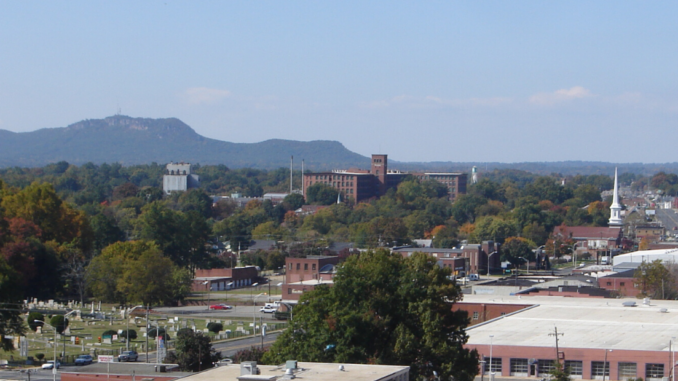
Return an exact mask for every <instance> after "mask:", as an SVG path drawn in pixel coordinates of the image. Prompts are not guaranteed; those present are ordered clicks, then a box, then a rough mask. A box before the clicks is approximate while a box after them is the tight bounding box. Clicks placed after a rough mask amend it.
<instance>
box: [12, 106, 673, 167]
mask: <svg viewBox="0 0 678 381" xmlns="http://www.w3.org/2000/svg"><path fill="white" fill-rule="evenodd" d="M385 153H387V154H388V153H390V154H391V158H390V160H389V161H390V166H391V168H392V169H399V170H404V171H422V170H424V171H440V172H466V173H470V171H471V168H472V167H473V166H477V167H478V170H479V172H480V174H481V176H484V175H485V174H488V173H490V172H492V171H494V170H520V171H527V172H530V173H534V174H539V175H551V174H557V175H559V176H570V175H571V176H573V175H577V174H579V175H606V176H610V175H612V173H614V168H615V167H618V168H619V172H620V173H625V172H626V173H633V174H640V175H644V176H652V175H654V174H655V173H657V172H666V173H678V163H657V164H644V163H622V164H617V163H607V162H593V161H560V162H523V163H496V162H492V163H489V162H452V161H446V162H443V161H437V162H419V163H408V162H399V161H396V160H394V157H393V156H395V154H396V153H395V152H385ZM290 156H294V157H295V161H296V162H297V163H299V161H301V159H304V160H305V164H306V169H307V170H309V171H319V170H332V169H345V168H350V167H357V168H369V165H370V160H369V158H367V157H365V156H362V155H360V154H357V153H355V152H351V151H349V150H348V149H346V147H344V146H343V145H342V144H341V143H340V142H336V141H327V140H317V141H310V142H301V141H294V140H281V139H271V140H266V141H263V142H259V143H231V142H225V141H220V140H215V139H209V138H206V137H204V136H201V135H199V134H198V133H196V132H195V131H194V130H193V129H192V128H191V127H189V126H188V125H186V124H185V123H184V122H182V121H181V120H179V119H176V118H165V119H150V118H132V117H128V116H124V115H115V116H111V117H108V118H105V119H88V120H83V121H81V122H77V123H74V124H72V125H70V126H68V127H60V128H43V129H40V130H37V131H32V132H21V133H15V132H11V131H7V130H0V168H7V167H41V166H45V165H47V164H51V163H57V162H60V161H66V162H68V163H70V164H75V165H82V164H85V163H88V162H91V163H94V164H103V163H109V164H110V163H120V164H122V165H123V166H130V165H136V164H151V163H158V164H161V165H164V164H165V163H168V162H170V161H175V162H178V161H184V162H189V163H193V164H197V163H200V164H203V165H210V164H214V165H219V164H221V165H226V166H227V167H229V168H232V169H235V168H256V169H277V168H280V167H289V160H290ZM619 160H620V161H623V155H622V156H620V157H619ZM296 167H297V168H298V167H300V165H297V166H296Z"/></svg>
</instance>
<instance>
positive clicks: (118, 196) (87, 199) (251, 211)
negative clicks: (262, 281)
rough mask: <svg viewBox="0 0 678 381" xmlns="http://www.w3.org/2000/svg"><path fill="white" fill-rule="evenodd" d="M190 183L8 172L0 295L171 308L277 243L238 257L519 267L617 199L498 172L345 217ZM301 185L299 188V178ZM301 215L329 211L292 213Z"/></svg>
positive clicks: (86, 172)
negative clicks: (411, 250)
mask: <svg viewBox="0 0 678 381" xmlns="http://www.w3.org/2000/svg"><path fill="white" fill-rule="evenodd" d="M194 170H195V173H197V174H198V175H200V180H201V188H200V189H194V190H190V191H188V192H183V193H174V194H172V195H169V196H167V195H164V194H163V192H162V190H161V182H162V174H163V171H164V166H162V165H158V164H150V165H138V166H129V167H123V166H121V165H119V164H110V165H109V164H102V165H94V164H91V163H88V164H85V165H82V166H75V165H70V164H68V163H66V162H59V163H56V164H51V165H48V166H45V167H42V168H30V169H27V168H8V169H3V170H0V252H1V253H2V256H1V257H0V261H1V262H0V272H2V275H3V278H1V279H0V283H1V285H0V293H5V292H9V293H10V294H13V295H18V296H20V297H29V296H31V297H54V296H55V295H61V296H64V297H65V296H70V297H72V296H77V297H78V298H84V297H86V296H88V295H91V296H95V297H97V298H99V299H102V300H107V301H115V302H120V303H128V302H135V301H144V302H153V303H168V302H171V301H174V300H178V299H181V298H182V297H184V296H185V295H186V294H187V292H188V290H189V288H190V287H189V286H190V285H189V283H190V279H191V276H192V275H191V274H192V271H193V270H195V269H196V268H212V267H223V266H232V265H234V264H235V262H236V260H237V259H236V258H234V254H233V253H232V252H236V251H237V250H238V248H240V249H241V250H243V251H244V250H245V249H246V248H247V247H248V246H249V244H250V242H251V241H252V240H273V241H276V242H277V249H276V250H273V251H267V252H263V251H259V252H247V253H244V254H243V255H242V256H241V257H240V260H241V263H244V264H256V265H259V266H261V267H262V268H265V269H278V268H280V267H282V266H283V265H284V260H285V257H286V256H305V255H309V254H323V253H326V252H327V248H328V246H330V244H331V243H333V242H352V243H354V244H355V245H356V246H357V247H362V248H365V247H380V246H393V245H402V244H409V243H411V242H412V241H413V240H415V239H422V238H429V239H432V240H433V244H434V246H436V247H454V246H456V245H458V244H459V243H460V242H461V241H467V242H469V243H478V242H481V241H483V240H494V241H496V242H499V243H502V244H504V248H505V250H503V253H502V257H503V259H504V260H509V261H512V260H515V257H520V256H525V255H531V254H530V253H531V250H530V249H532V248H534V247H536V246H539V245H544V244H547V245H548V243H547V242H549V240H548V238H549V235H550V232H552V231H553V228H554V227H555V226H558V225H561V224H565V225H570V226H575V225H591V226H605V225H606V223H607V220H608V218H609V200H602V199H601V196H600V194H601V191H603V190H609V189H611V188H612V185H613V184H612V179H611V178H610V177H609V176H603V175H589V176H580V175H577V176H565V177H563V176H561V175H558V174H556V175H552V176H538V175H534V174H531V173H528V172H524V171H518V170H495V171H493V172H490V173H487V174H485V175H484V176H483V178H482V179H481V180H480V181H479V182H478V183H477V184H475V185H470V186H469V187H468V191H467V194H466V195H462V196H460V197H459V198H458V199H457V201H456V202H455V203H454V204H450V203H449V202H448V201H447V200H446V197H447V194H446V188H445V187H444V186H442V185H441V184H439V183H437V182H435V181H423V182H420V181H418V180H416V179H414V178H412V179H407V180H406V181H404V182H402V183H401V184H400V185H399V186H398V187H397V188H396V189H391V190H389V191H388V193H387V194H386V195H385V196H384V197H381V198H380V199H375V200H371V201H369V202H365V203H359V204H353V203H352V202H351V201H350V200H348V201H346V202H343V203H340V204H337V203H336V191H335V190H334V189H332V188H323V186H322V185H314V187H313V189H311V188H309V190H308V194H309V199H308V200H304V198H303V197H302V196H301V195H299V194H292V195H289V196H287V198H285V200H284V202H282V203H280V204H277V205H274V204H273V203H272V202H271V201H270V200H264V201H262V200H261V199H258V198H256V197H261V196H262V195H263V194H264V193H265V192H285V191H287V190H288V189H289V172H288V170H287V169H282V168H281V169H278V170H270V171H266V170H257V169H237V170H231V169H229V168H227V167H226V166H223V165H216V166H195V167H194ZM294 177H295V179H296V183H295V184H294V188H295V189H299V188H300V174H299V173H296V174H295V176H294ZM620 180H621V183H622V184H625V185H631V186H632V187H633V188H634V189H636V190H644V189H647V188H648V187H651V188H655V189H660V190H662V191H663V192H664V193H666V194H672V195H675V194H676V192H677V191H678V177H677V176H676V175H672V174H666V173H663V172H662V173H658V174H655V175H654V176H653V177H649V178H648V177H643V176H640V175H635V174H630V173H626V174H622V175H621V176H620ZM563 181H564V183H565V185H562V184H563ZM233 192H239V193H242V194H243V195H245V196H248V197H253V199H252V200H251V201H250V202H249V203H248V204H247V205H245V206H244V207H242V208H239V207H237V206H236V204H235V203H233V202H232V201H230V200H228V199H220V200H218V202H216V203H215V202H214V199H213V197H212V196H213V195H229V194H231V193H233ZM305 203H310V204H322V205H325V206H326V207H325V208H323V209H320V210H319V211H317V213H315V214H312V215H300V214H297V213H295V210H297V209H298V208H299V207H301V206H302V205H303V204H305ZM550 244H551V245H553V243H550ZM229 246H230V248H232V249H233V250H232V251H229V250H228V248H229ZM555 249H556V250H555V251H556V253H557V254H562V253H564V251H563V250H565V249H564V248H562V247H560V246H558V247H556V248H555ZM155 274H161V275H163V276H162V277H160V276H155ZM152 275H153V276H152ZM154 276H155V278H154ZM156 278H157V279H156ZM2 279H5V280H4V281H3V280H2ZM12 279H14V280H16V284H17V285H19V287H18V288H17V289H16V290H14V289H13V287H14V286H13V285H12V284H13V283H12V282H10V280H12ZM134 279H154V285H155V286H154V287H150V288H147V289H145V291H144V293H142V294H139V293H134V292H131V291H130V290H136V289H139V288H140V286H139V285H136V284H134V283H133V282H132V280H134ZM169 285H171V287H170V286H169ZM3 287H4V288H3ZM9 289H13V290H12V291H11V292H10V291H7V290H9Z"/></svg>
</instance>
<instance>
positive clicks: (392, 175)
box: [304, 155, 467, 202]
mask: <svg viewBox="0 0 678 381" xmlns="http://www.w3.org/2000/svg"><path fill="white" fill-rule="evenodd" d="M407 176H413V177H415V178H417V179H419V180H422V181H423V180H435V181H438V182H440V183H441V184H444V185H445V186H447V189H448V193H449V199H450V201H454V200H455V199H456V197H457V196H458V195H460V194H464V193H466V179H467V175H466V174H465V173H458V172H450V173H442V172H412V173H407V172H401V171H398V170H389V169H388V155H372V166H371V168H370V169H369V170H366V169H355V168H351V169H346V170H334V171H331V172H312V173H304V197H306V191H307V190H308V187H310V186H312V185H314V184H318V183H321V184H325V185H328V186H331V187H333V188H336V189H337V190H338V191H339V193H340V194H341V197H342V198H343V199H347V198H350V199H353V200H355V201H356V202H361V201H365V200H368V199H371V198H375V197H381V196H383V195H384V194H386V192H387V191H388V190H389V189H391V188H396V187H397V186H398V184H400V183H401V182H402V181H403V180H404V179H405V178H406V177H407Z"/></svg>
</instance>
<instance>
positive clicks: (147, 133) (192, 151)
mask: <svg viewBox="0 0 678 381" xmlns="http://www.w3.org/2000/svg"><path fill="white" fill-rule="evenodd" d="M292 155H293V156H294V157H296V158H298V160H299V161H300V160H301V159H302V158H303V159H304V160H305V163H306V166H307V168H309V169H311V170H313V169H333V168H343V167H345V166H357V167H366V166H369V163H370V161H369V159H368V158H366V157H364V156H361V155H359V154H357V153H354V152H351V151H349V150H348V149H346V147H344V146H343V145H342V144H341V143H339V142H334V141H311V142H299V141H292V140H280V139H272V140H266V141H263V142H259V143H230V142H224V141H219V140H215V139H209V138H206V137H204V136H201V135H199V134H198V133H196V132H195V131H194V130H193V129H192V128H191V127H189V126H188V125H186V124H185V123H184V122H182V121H180V120H179V119H176V118H167V119H148V118H131V117H128V116H123V115H116V116H111V117H108V118H105V119H91V120H83V121H81V122H78V123H75V124H72V125H70V126H68V127H64V128H44V129H40V130H37V131H32V132H22V133H14V132H10V131H6V130H0V167H13V166H20V167H39V166H44V165H47V164H49V163H56V162H59V161H67V162H69V163H71V164H76V165H80V164H85V163H87V162H92V163H95V164H101V163H121V164H123V165H125V166H127V165H134V164H150V163H153V162H156V163H161V164H164V163H167V162H170V161H175V162H176V161H184V162H190V163H200V164H224V165H226V166H228V167H229V168H260V169H272V168H279V167H288V166H289V160H290V156H292Z"/></svg>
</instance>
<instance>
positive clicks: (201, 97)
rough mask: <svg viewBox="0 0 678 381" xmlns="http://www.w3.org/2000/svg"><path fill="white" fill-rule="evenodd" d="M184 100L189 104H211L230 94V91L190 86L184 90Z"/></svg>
mask: <svg viewBox="0 0 678 381" xmlns="http://www.w3.org/2000/svg"><path fill="white" fill-rule="evenodd" d="M184 95H185V97H186V101H187V102H188V103H189V104H195V105H199V104H211V103H215V102H218V101H220V100H222V99H224V98H226V97H229V96H231V92H230V91H228V90H221V89H210V88H208V87H191V88H189V89H187V90H186V91H185V92H184Z"/></svg>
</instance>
